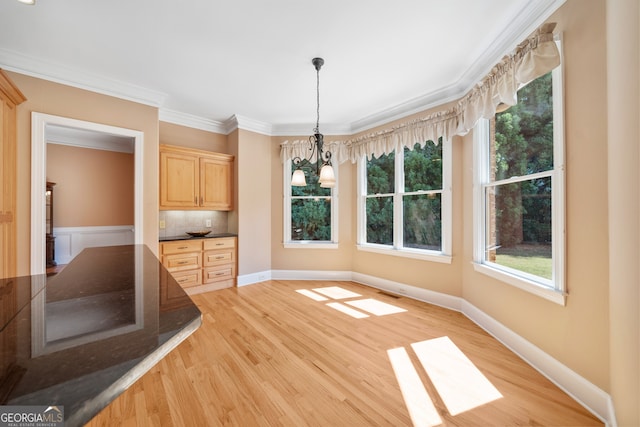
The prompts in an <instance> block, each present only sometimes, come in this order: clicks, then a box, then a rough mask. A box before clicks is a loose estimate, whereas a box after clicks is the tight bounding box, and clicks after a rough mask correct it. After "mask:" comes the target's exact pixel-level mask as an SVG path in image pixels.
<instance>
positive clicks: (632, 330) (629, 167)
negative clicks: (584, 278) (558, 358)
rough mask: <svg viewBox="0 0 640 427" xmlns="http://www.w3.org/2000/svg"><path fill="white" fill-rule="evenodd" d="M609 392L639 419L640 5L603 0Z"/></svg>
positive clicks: (629, 416)
mask: <svg viewBox="0 0 640 427" xmlns="http://www.w3.org/2000/svg"><path fill="white" fill-rule="evenodd" d="M606 3H607V11H606V12H607V13H606V16H607V50H608V55H607V65H608V72H609V74H608V83H609V85H608V88H607V89H608V105H609V111H608V117H607V119H608V124H609V127H608V146H609V153H608V154H609V245H610V251H609V283H610V284H609V286H610V292H609V295H610V296H609V307H610V324H609V331H610V336H611V341H610V342H611V344H610V353H611V360H610V367H611V396H612V397H613V401H614V405H615V409H616V418H617V421H618V425H620V426H638V425H640V404H639V403H640V289H639V283H640V263H639V262H638V254H640V173H639V172H638V165H640V143H639V141H640V84H639V83H640V82H639V80H640V31H639V27H640V7H639V6H638V1H637V0H623V1H621V0H608V1H607V2H606Z"/></svg>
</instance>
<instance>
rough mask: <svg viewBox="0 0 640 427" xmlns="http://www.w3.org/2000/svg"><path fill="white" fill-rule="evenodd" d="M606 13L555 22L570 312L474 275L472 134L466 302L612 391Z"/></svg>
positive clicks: (578, 13) (574, 11)
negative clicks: (560, 41)
mask: <svg viewBox="0 0 640 427" xmlns="http://www.w3.org/2000/svg"><path fill="white" fill-rule="evenodd" d="M604 17H605V11H604V2H602V1H600V0H582V1H569V2H567V3H566V4H565V5H564V6H563V7H561V8H560V10H559V11H558V12H557V13H555V14H554V16H553V17H552V18H551V19H550V20H551V21H555V22H557V23H558V26H557V27H556V28H557V31H558V32H561V33H562V34H563V38H564V72H565V74H564V83H565V97H564V102H565V145H566V162H565V163H566V224H567V226H566V249H567V252H566V280H567V282H566V283H567V290H568V293H569V296H568V297H567V305H566V307H562V306H560V305H557V304H554V303H551V302H548V301H546V300H544V299H541V298H538V297H536V296H533V295H531V294H529V293H527V292H523V291H520V290H518V289H516V288H513V287H511V286H509V285H506V284H504V283H502V282H500V281H497V280H494V279H492V278H489V277H487V276H485V275H483V274H480V273H477V272H475V271H474V270H473V267H472V265H471V260H472V244H473V242H472V220H473V216H472V213H471V207H472V191H471V186H472V173H471V170H472V149H471V147H472V135H468V136H467V137H466V138H465V144H464V147H465V156H464V158H465V160H464V165H463V169H464V170H465V178H464V190H465V196H464V205H465V207H467V206H468V207H469V208H468V209H465V219H464V222H465V236H466V237H465V250H464V258H465V262H463V266H464V276H463V277H464V298H465V299H466V300H467V301H469V302H471V303H472V304H473V305H475V306H476V307H478V308H480V309H481V310H482V311H484V312H485V313H487V314H488V315H489V316H491V317H493V318H495V319H496V320H498V321H499V322H501V323H502V324H504V325H506V326H507V327H508V328H510V329H511V330H513V331H514V332H515V333H517V334H518V335H520V336H522V337H524V338H525V339H527V340H528V341H530V342H531V343H533V344H535V345H536V346H538V347H540V348H541V349H543V350H544V351H545V352H547V353H548V354H550V355H551V356H552V357H554V358H555V359H557V360H559V361H560V362H562V363H564V364H566V365H567V366H569V367H570V368H571V369H572V370H574V371H575V372H577V373H578V374H580V375H582V376H583V377H585V378H587V379H588V380H589V381H591V382H593V383H594V384H595V385H597V386H598V387H600V388H602V389H604V390H609V351H608V342H609V330H608V327H609V326H608V325H609V306H608V301H609V294H608V292H609V288H608V274H609V269H608V247H609V243H608V233H607V230H608V214H607V161H606V159H607V144H606V140H607V122H606V116H607V109H606V106H607V98H606V86H607V82H606V63H605V59H606V50H605V21H604Z"/></svg>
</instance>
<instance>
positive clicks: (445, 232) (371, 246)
mask: <svg viewBox="0 0 640 427" xmlns="http://www.w3.org/2000/svg"><path fill="white" fill-rule="evenodd" d="M441 144H442V189H441V190H428V191H426V190H425V191H412V192H406V193H405V191H404V147H399V148H396V150H395V160H394V161H395V163H394V180H395V181H394V193H389V194H388V195H392V197H393V222H394V224H393V245H391V246H389V245H382V244H377V243H368V242H367V235H366V233H367V226H366V224H367V216H366V200H367V196H368V195H367V157H366V156H364V155H363V156H361V157H360V158H359V159H358V161H357V241H356V247H357V249H358V250H360V251H365V252H373V253H379V254H384V255H393V256H399V257H404V258H413V259H420V260H426V261H432V262H439V263H445V264H451V260H452V256H451V242H452V183H451V179H452V141H451V139H444V138H443V139H442V142H441ZM398 152H401V153H402V154H401V155H399V154H398ZM430 193H440V194H441V197H442V199H441V213H440V216H441V242H442V248H441V250H440V251H434V250H429V249H417V248H408V247H404V242H403V239H404V234H403V232H404V230H403V227H404V218H403V197H404V196H405V195H415V194H430ZM380 196H384V194H381V195H380Z"/></svg>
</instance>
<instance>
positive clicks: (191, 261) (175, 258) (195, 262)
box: [162, 252, 202, 272]
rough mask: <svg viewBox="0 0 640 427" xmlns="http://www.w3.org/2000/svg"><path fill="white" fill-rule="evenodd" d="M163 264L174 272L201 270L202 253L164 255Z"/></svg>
mask: <svg viewBox="0 0 640 427" xmlns="http://www.w3.org/2000/svg"><path fill="white" fill-rule="evenodd" d="M162 264H164V266H165V267H166V268H167V270H169V271H172V272H173V271H182V270H192V269H194V268H200V267H202V252H193V253H188V254H171V255H163V256H162Z"/></svg>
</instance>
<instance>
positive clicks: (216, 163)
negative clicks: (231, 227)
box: [160, 144, 233, 211]
mask: <svg viewBox="0 0 640 427" xmlns="http://www.w3.org/2000/svg"><path fill="white" fill-rule="evenodd" d="M160 209H161V210H196V209H200V210H219V211H230V210H232V209H233V156H231V155H228V154H221V153H214V152H211V151H204V150H196V149H191V148H185V147H177V146H173V145H164V144H161V145H160Z"/></svg>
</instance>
